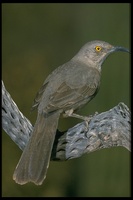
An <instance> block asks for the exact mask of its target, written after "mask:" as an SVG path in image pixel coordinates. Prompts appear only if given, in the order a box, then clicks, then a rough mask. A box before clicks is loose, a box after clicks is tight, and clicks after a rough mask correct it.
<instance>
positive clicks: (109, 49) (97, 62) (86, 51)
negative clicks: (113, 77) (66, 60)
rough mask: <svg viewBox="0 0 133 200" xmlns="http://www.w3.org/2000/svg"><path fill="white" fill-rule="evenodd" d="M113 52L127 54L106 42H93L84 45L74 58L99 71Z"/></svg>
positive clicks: (121, 48)
mask: <svg viewBox="0 0 133 200" xmlns="http://www.w3.org/2000/svg"><path fill="white" fill-rule="evenodd" d="M115 51H124V52H129V50H128V49H126V48H124V47H121V46H113V45H111V44H109V43H107V42H104V41H99V40H95V41H91V42H88V43H86V44H85V45H84V46H83V47H82V48H81V49H80V51H79V52H78V54H77V55H76V56H75V58H77V59H79V60H80V61H83V62H84V63H86V64H89V65H91V66H92V67H93V66H94V67H97V68H98V69H99V70H101V65H102V64H103V62H104V61H105V59H106V58H107V57H108V56H109V55H110V54H111V53H113V52H115Z"/></svg>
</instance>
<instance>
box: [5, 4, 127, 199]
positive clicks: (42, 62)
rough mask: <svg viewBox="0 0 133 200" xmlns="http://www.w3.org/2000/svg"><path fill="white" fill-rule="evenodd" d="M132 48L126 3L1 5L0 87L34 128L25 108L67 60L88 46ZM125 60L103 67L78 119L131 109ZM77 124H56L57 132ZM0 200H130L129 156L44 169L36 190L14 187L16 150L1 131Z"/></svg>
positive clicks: (119, 153)
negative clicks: (2, 199) (1, 85)
mask: <svg viewBox="0 0 133 200" xmlns="http://www.w3.org/2000/svg"><path fill="white" fill-rule="evenodd" d="M97 39H98V40H104V41H106V42H109V43H110V44H112V45H120V46H124V47H126V48H130V5H129V4H126V3H111V4H110V3H103V4H102V3H99V4H98V3H92V4H91V3H88V4H87V3H84V4H83V3H80V4H78V3H75V4H69V3H68V4H65V3H62V4H59V3H52V4H50V3H48V4H47V3H36V4H34V3H32V4H31V3H23V4H22V3H7V4H2V79H3V81H4V84H5V86H6V88H7V90H8V91H9V93H10V94H11V96H12V98H13V99H14V101H15V102H16V104H17V105H18V107H19V109H20V110H21V112H22V113H23V114H24V115H25V116H26V117H27V118H28V119H29V120H30V121H31V122H32V123H33V124H34V123H35V120H36V111H35V112H33V113H30V108H31V105H32V102H33V99H34V97H35V94H36V92H37V91H38V89H39V88H40V86H41V85H42V83H43V82H44V80H45V78H46V77H47V75H48V74H49V73H50V72H51V71H52V70H54V69H55V68H56V67H58V66H59V65H61V64H63V63H65V62H67V61H68V60H69V59H71V58H72V57H73V56H74V55H75V54H76V53H77V52H78V50H79V49H80V48H81V47H82V46H83V45H84V44H85V43H86V42H88V41H91V40H97ZM129 72H130V60H129V54H127V53H124V52H117V53H114V54H112V55H111V56H109V58H108V59H107V60H106V61H105V63H104V64H103V70H102V81H101V88H100V91H99V93H98V94H97V96H96V97H95V98H94V99H93V100H92V101H91V102H90V103H89V104H88V105H87V106H85V107H84V108H83V109H82V110H81V112H80V113H81V114H83V115H87V114H93V113H94V112H95V111H98V112H99V113H100V112H104V111H106V110H109V109H111V108H112V107H114V106H116V105H117V104H118V103H119V102H124V103H125V104H126V105H127V106H128V107H129V106H130V76H129ZM78 122H79V121H78V120H77V119H76V120H74V119H71V118H69V119H61V120H60V123H59V128H60V130H65V129H67V128H69V127H72V126H73V125H74V124H76V123H78ZM2 136H3V137H2V196H3V197H9V196H10V197H26V196H27V197H50V196H51V197H53V196H55V197H81V196H82V197H105V196H106V197H115V196H116V197H125V196H130V153H129V152H128V150H126V149H124V148H123V147H115V148H110V149H103V150H100V151H97V152H94V153H91V154H88V155H84V156H82V157H80V158H77V159H73V160H71V161H66V162H50V167H49V170H48V173H47V178H46V180H45V181H44V183H43V185H42V186H35V185H34V184H32V183H28V184H26V185H24V186H21V185H18V184H16V183H15V182H14V181H13V179H12V175H13V172H14V169H15V167H16V165H17V163H18V160H19V158H20V156H21V153H22V152H21V150H20V149H19V148H18V147H17V145H16V144H15V143H14V142H12V140H11V139H10V138H9V136H8V135H7V134H6V133H5V132H4V131H3V135H2Z"/></svg>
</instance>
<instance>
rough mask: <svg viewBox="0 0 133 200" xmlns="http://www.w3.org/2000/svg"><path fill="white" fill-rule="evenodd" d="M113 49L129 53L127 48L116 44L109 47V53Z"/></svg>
mask: <svg viewBox="0 0 133 200" xmlns="http://www.w3.org/2000/svg"><path fill="white" fill-rule="evenodd" d="M114 51H124V52H128V53H130V51H129V49H126V48H124V47H120V46H116V47H113V48H111V49H110V53H111V52H114Z"/></svg>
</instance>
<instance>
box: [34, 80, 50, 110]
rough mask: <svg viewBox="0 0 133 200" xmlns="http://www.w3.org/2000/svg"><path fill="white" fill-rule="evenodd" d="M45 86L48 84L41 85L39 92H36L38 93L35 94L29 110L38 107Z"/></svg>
mask: <svg viewBox="0 0 133 200" xmlns="http://www.w3.org/2000/svg"><path fill="white" fill-rule="evenodd" d="M47 84H48V82H46V83H44V84H43V85H42V87H41V88H40V90H39V91H38V93H37V94H36V97H35V99H34V102H33V105H32V108H31V110H34V109H35V108H37V107H38V105H39V103H40V101H41V99H42V95H43V93H44V91H45V89H46V87H47Z"/></svg>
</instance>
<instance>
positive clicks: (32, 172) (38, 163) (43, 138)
mask: <svg viewBox="0 0 133 200" xmlns="http://www.w3.org/2000/svg"><path fill="white" fill-rule="evenodd" d="M59 116H60V112H55V113H53V114H51V115H50V116H48V117H44V116H43V115H42V114H38V117H37V121H36V124H35V127H34V130H33V133H32V136H31V138H30V140H29V142H28V144H27V146H26V147H25V149H24V151H23V153H22V156H21V158H20V160H19V162H18V164H17V167H16V169H15V172H14V175H13V179H14V180H15V181H16V182H17V183H18V184H21V185H23V184H25V183H27V182H34V183H35V184H36V185H41V184H42V182H43V180H44V179H45V177H46V173H47V168H48V166H49V161H50V156H51V151H52V147H53V142H54V138H55V134H56V129H57V126H58V120H59Z"/></svg>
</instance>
